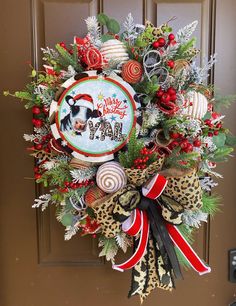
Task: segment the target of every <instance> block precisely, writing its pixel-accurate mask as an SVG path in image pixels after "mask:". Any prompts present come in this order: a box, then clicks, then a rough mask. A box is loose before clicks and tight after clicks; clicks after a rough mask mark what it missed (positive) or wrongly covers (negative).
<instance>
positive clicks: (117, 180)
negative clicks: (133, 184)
mask: <svg viewBox="0 0 236 306" xmlns="http://www.w3.org/2000/svg"><path fill="white" fill-rule="evenodd" d="M96 182H97V185H98V187H99V188H100V189H101V190H103V191H104V192H106V193H114V192H116V191H118V190H120V189H121V188H123V187H124V186H125V185H126V183H127V177H126V174H125V171H124V169H123V168H122V167H121V165H120V164H119V163H117V162H107V163H105V164H103V165H101V166H100V167H99V168H98V171H97V176H96Z"/></svg>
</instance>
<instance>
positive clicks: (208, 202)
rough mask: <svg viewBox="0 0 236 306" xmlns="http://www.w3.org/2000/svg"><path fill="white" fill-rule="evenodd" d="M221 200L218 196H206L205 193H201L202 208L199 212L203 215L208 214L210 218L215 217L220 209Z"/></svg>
mask: <svg viewBox="0 0 236 306" xmlns="http://www.w3.org/2000/svg"><path fill="white" fill-rule="evenodd" d="M221 201H222V199H221V197H220V196H218V195H214V194H211V195H210V194H207V193H206V192H204V193H203V195H202V208H201V210H202V211H203V212H204V213H207V214H209V215H210V216H213V215H215V213H217V212H218V211H219V210H220V209H219V206H220V203H221Z"/></svg>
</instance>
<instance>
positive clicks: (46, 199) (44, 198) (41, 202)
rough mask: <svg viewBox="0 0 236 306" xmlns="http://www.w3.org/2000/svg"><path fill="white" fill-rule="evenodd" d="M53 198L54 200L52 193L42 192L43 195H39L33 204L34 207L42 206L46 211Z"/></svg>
mask: <svg viewBox="0 0 236 306" xmlns="http://www.w3.org/2000/svg"><path fill="white" fill-rule="evenodd" d="M51 200H52V196H51V194H48V193H47V194H42V195H41V196H39V198H38V199H35V200H34V204H33V205H32V207H33V208H39V207H41V210H42V211H44V210H45V209H46V208H47V207H48V205H49V203H50V201H51Z"/></svg>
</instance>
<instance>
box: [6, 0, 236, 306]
mask: <svg viewBox="0 0 236 306" xmlns="http://www.w3.org/2000/svg"><path fill="white" fill-rule="evenodd" d="M2 2H3V3H2V5H1V16H0V20H1V21H0V22H1V27H0V31H1V37H2V40H3V47H2V48H1V49H0V52H1V53H0V59H1V61H2V62H1V68H2V74H1V83H0V84H1V90H3V89H7V88H10V89H11V90H12V91H13V90H17V89H18V88H23V87H24V84H25V83H26V82H27V81H28V80H27V77H26V76H27V73H28V71H27V66H26V65H25V63H26V62H27V61H29V60H30V58H31V61H32V63H34V65H35V66H36V67H37V68H38V67H40V65H41V59H40V58H41V54H40V47H41V46H46V45H49V46H53V45H54V44H55V43H56V42H60V41H65V42H66V43H70V42H71V40H72V39H73V36H74V35H79V36H83V35H84V34H85V32H86V28H85V24H84V19H85V18H86V17H87V16H89V15H94V14H96V13H97V12H99V11H104V12H105V13H107V14H109V15H110V16H112V17H114V18H117V19H119V20H120V21H122V20H124V18H125V16H126V15H127V14H128V13H129V12H132V14H133V16H134V17H135V19H136V21H137V22H139V23H142V22H143V20H145V18H148V19H149V20H151V21H152V22H153V23H154V24H157V23H158V24H160V23H161V22H164V21H166V20H168V19H170V18H171V17H172V16H178V19H176V20H174V21H173V26H174V27H175V28H178V27H179V26H182V25H184V24H187V23H188V22H191V21H192V20H193V19H199V21H200V22H199V27H198V29H199V30H198V31H197V33H196V34H197V37H198V38H199V39H200V40H199V47H201V48H202V49H203V52H202V59H203V58H204V57H205V56H207V55H208V52H210V51H212V50H213V49H214V45H213V44H212V43H213V42H214V35H212V37H209V33H214V18H213V17H214V16H213V15H214V14H213V13H214V10H213V8H214V4H215V2H217V10H216V37H215V44H216V50H217V53H218V54H219V62H218V64H217V65H216V69H215V82H216V85H217V87H220V88H221V89H222V91H223V92H224V93H226V92H229V93H234V92H236V89H235V82H236V65H234V50H235V47H236V46H235V40H234V38H233V37H234V28H235V25H236V24H235V23H236V21H235V20H236V13H235V12H236V3H235V1H234V0H225V1H224V3H223V1H220V0H217V1H213V0H202V1H200V0H192V1H191V0H179V1H178V0H173V1H171V0H159V1H158V0H156V1H154V0H132V1H125V0H120V1H114V0H109V1H108V0H103V1H102V0H91V1H89V0H81V1H79V0H70V1H66V0H32V1H29V0H21V1H17V0H7V1H6V0H5V1H2ZM9 16H10V18H9ZM19 16H20V18H19ZM226 41H227V43H226ZM31 46H32V47H31ZM212 79H213V76H212ZM1 100H2V101H1V102H2V116H1V121H0V124H1V128H2V131H4V132H5V131H6V127H7V133H6V132H5V133H3V134H2V143H3V145H2V148H3V149H2V150H1V151H0V152H1V153H0V154H1V158H0V161H1V174H2V175H1V187H2V188H1V190H2V192H1V194H0V200H1V204H0V205H1V206H0V209H1V213H0V235H1V239H0V247H1V251H0V267H1V276H0V281H1V288H0V305H1V306H42V305H45V306H49V305H50V306H64V305H71V306H75V305H82V304H83V305H85V306H87V305H91V304H95V303H96V304H97V305H114V306H118V305H122V306H125V305H130V306H132V305H138V304H139V301H138V299H137V298H132V299H131V300H128V299H127V298H126V294H127V292H128V289H129V285H130V284H129V282H130V272H126V273H119V272H117V271H113V270H112V269H111V266H110V264H109V263H106V264H104V263H103V261H102V260H101V259H100V258H98V249H97V244H96V243H97V242H96V240H94V239H92V238H91V237H88V238H79V237H74V238H72V240H71V241H69V242H65V241H64V240H63V235H64V229H63V228H62V226H61V225H60V224H59V223H58V222H56V220H55V217H54V211H53V209H52V210H48V211H46V212H44V213H43V214H42V213H41V212H40V211H38V213H37V214H36V213H35V211H34V210H33V209H32V208H31V205H32V202H33V199H34V197H35V186H34V180H33V179H30V178H31V177H32V175H33V161H32V159H31V158H30V157H28V155H27V153H24V152H25V151H24V148H25V146H26V145H25V142H24V140H23V139H22V135H23V134H24V133H25V132H27V131H31V129H32V127H31V123H30V122H31V114H30V113H29V112H25V111H24V109H23V106H22V105H20V103H19V102H18V101H17V102H16V101H15V100H14V99H11V98H10V97H7V98H3V97H1ZM235 112H236V108H234V109H231V110H230V111H228V117H227V122H228V125H229V127H230V128H231V129H233V130H234V131H235V132H236V125H235V120H234V115H235ZM235 164H236V162H235V161H233V160H231V161H230V163H228V164H227V165H224V167H222V169H220V170H222V172H223V173H224V176H225V180H223V181H221V182H220V183H221V185H220V187H219V188H218V190H219V192H220V193H221V194H223V202H224V206H223V207H222V211H223V213H224V214H222V213H220V214H218V215H217V216H216V218H215V219H214V222H211V226H207V227H205V229H204V228H203V229H202V230H201V231H199V233H198V234H197V236H196V243H195V245H194V248H195V249H196V251H197V252H198V253H199V255H201V256H203V257H205V258H206V259H208V257H209V255H210V265H211V267H212V270H213V272H212V273H211V274H210V275H208V276H202V277H199V276H198V275H196V273H195V272H193V271H188V272H187V273H184V278H185V280H184V281H182V282H178V283H177V290H175V291H174V292H173V293H168V292H164V291H161V290H156V291H155V292H154V293H153V294H152V295H151V296H150V298H148V300H147V301H146V302H145V305H147V306H153V305H162V306H165V305H166V306H167V305H171V304H175V305H179V306H180V305H181V306H185V305H186V306H187V305H192V306H199V305H203V306H213V305H214V306H222V305H228V304H229V303H230V302H232V300H233V298H234V294H235V285H233V284H230V283H229V282H228V281H227V251H228V249H230V248H233V247H235V246H236V241H235V234H234V233H235V230H236V227H235V216H236V207H235V205H234V196H235V191H234V181H235V171H234V169H235ZM25 178H27V179H25ZM209 238H210V239H209ZM209 242H210V243H209ZM127 256H128V255H127Z"/></svg>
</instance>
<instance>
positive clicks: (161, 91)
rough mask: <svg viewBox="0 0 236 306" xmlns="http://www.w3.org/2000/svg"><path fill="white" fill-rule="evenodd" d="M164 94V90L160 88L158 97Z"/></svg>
mask: <svg viewBox="0 0 236 306" xmlns="http://www.w3.org/2000/svg"><path fill="white" fill-rule="evenodd" d="M163 94H164V91H163V90H162V89H161V88H160V89H159V90H158V91H157V93H156V96H157V97H158V98H161V97H162V96H163Z"/></svg>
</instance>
